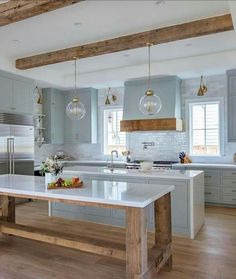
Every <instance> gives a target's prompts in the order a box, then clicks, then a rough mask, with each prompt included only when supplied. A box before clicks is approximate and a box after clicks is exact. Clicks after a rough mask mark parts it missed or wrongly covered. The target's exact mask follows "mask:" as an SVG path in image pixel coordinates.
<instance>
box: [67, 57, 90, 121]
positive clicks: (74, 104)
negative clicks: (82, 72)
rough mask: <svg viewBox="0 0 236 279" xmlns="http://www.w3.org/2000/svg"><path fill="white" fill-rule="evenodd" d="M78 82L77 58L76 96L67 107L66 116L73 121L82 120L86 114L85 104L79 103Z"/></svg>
mask: <svg viewBox="0 0 236 279" xmlns="http://www.w3.org/2000/svg"><path fill="white" fill-rule="evenodd" d="M76 81H77V58H76V57H75V96H74V98H73V99H72V101H71V102H70V103H69V104H68V105H67V107H66V114H67V116H68V117H69V118H70V119H72V120H80V119H82V118H83V117H84V116H85V114H86V109H85V106H84V104H83V103H81V102H80V101H79V98H78V96H77V89H76Z"/></svg>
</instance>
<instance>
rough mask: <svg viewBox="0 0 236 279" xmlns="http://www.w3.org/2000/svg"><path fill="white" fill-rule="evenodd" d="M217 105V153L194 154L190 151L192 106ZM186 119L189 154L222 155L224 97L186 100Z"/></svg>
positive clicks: (200, 155)
mask: <svg viewBox="0 0 236 279" xmlns="http://www.w3.org/2000/svg"><path fill="white" fill-rule="evenodd" d="M216 103H218V105H219V113H218V119H219V135H218V140H219V153H218V154H196V153H193V151H192V144H193V129H192V107H193V106H194V105H207V104H216ZM186 107H187V111H186V114H187V115H186V119H188V127H187V130H188V133H189V144H188V146H189V155H190V156H192V157H200V158H201V157H204V158H205V157H220V156H223V155H224V98H222V97H218V98H204V100H199V99H192V100H187V101H186Z"/></svg>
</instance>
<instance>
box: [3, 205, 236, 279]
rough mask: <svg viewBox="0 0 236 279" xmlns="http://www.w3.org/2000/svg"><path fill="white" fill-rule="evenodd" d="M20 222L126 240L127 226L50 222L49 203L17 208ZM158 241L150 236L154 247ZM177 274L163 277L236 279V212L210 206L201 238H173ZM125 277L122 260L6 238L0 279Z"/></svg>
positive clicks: (101, 237) (159, 276) (115, 239)
mask: <svg viewBox="0 0 236 279" xmlns="http://www.w3.org/2000/svg"><path fill="white" fill-rule="evenodd" d="M16 220H17V223H21V224H25V225H31V226H35V227H43V228H48V229H51V230H54V231H63V232H68V233H70V234H75V235H85V234H86V235H87V236H90V237H94V238H99V239H105V240H108V239H110V240H112V241H115V242H117V243H121V242H124V240H125V235H124V231H123V229H122V228H110V227H109V226H104V225H94V224H90V223H86V222H79V221H72V220H65V219H60V218H50V219H49V218H47V204H46V203H45V202H31V203H27V204H23V205H19V206H18V207H17V212H16ZM153 241H154V238H153V235H152V234H150V235H149V245H152V243H153ZM173 251H174V252H173V270H172V271H171V272H169V273H168V272H160V273H159V274H158V275H157V276H156V278H160V279H235V278H236V209H234V208H221V207H213V206H211V207H210V206H208V207H206V224H205V226H204V227H203V228H202V230H201V231H200V233H199V234H198V236H197V238H196V239H195V240H189V239H184V238H180V237H174V238H173ZM23 278H24V279H62V278H63V279H100V278H103V279H122V278H125V264H124V262H122V261H119V260H114V259H111V258H106V257H101V256H97V255H92V254H88V253H82V252H79V251H76V250H72V249H66V248H62V247H57V246H53V245H48V244H44V243H39V242H34V241H30V240H24V239H20V238H15V237H6V236H0V279H23Z"/></svg>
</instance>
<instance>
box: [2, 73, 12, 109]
mask: <svg viewBox="0 0 236 279" xmlns="http://www.w3.org/2000/svg"><path fill="white" fill-rule="evenodd" d="M0 99H1V102H0V109H1V110H6V111H11V110H12V80H11V79H9V78H5V77H1V76H0Z"/></svg>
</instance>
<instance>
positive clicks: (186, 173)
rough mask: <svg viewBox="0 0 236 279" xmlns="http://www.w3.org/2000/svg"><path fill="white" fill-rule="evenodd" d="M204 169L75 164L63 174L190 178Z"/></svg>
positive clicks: (64, 170)
mask: <svg viewBox="0 0 236 279" xmlns="http://www.w3.org/2000/svg"><path fill="white" fill-rule="evenodd" d="M201 173H202V171H195V170H150V171H142V170H128V169H114V171H113V172H112V171H110V170H109V169H108V168H104V167H89V166H73V167H65V168H64V169H63V174H71V175H76V174H78V175H79V174H86V175H88V174H89V175H103V176H112V177H132V178H135V177H136V178H138V177H140V178H141V177H142V178H147V179H150V178H166V179H177V180H178V179H182V180H185V179H186V180H189V179H191V178H194V177H196V176H198V175H199V174H201Z"/></svg>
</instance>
